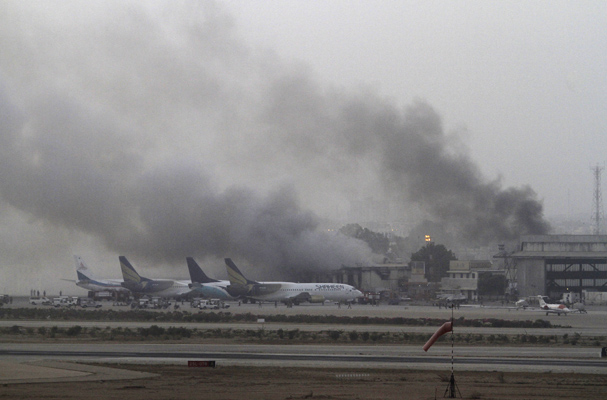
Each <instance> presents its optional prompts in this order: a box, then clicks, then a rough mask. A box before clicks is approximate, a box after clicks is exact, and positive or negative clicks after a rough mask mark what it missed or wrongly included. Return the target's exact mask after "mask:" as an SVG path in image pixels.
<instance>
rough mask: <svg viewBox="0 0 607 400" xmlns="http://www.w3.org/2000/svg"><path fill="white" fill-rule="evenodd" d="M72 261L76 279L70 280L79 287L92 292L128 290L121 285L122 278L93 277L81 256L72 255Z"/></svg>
mask: <svg viewBox="0 0 607 400" xmlns="http://www.w3.org/2000/svg"><path fill="white" fill-rule="evenodd" d="M74 262H75V263H76V275H77V277H78V280H77V281H70V282H74V283H75V284H76V285H78V286H80V287H81V288H83V289H86V290H89V291H92V292H128V289H127V288H125V287H123V286H122V283H123V282H124V281H123V280H122V279H100V278H95V276H94V274H93V272H92V271H91V269H90V268H89V267H88V266H87V265H86V264H85V262H84V260H83V259H82V257H80V256H77V255H74Z"/></svg>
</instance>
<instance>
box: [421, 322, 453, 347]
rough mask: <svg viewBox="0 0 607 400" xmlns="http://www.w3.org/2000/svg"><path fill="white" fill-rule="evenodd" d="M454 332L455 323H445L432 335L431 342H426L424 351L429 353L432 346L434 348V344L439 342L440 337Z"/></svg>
mask: <svg viewBox="0 0 607 400" xmlns="http://www.w3.org/2000/svg"><path fill="white" fill-rule="evenodd" d="M452 330H453V323H451V322H445V323H444V324H443V325H442V326H441V327H440V328H438V330H437V331H436V332H434V335H432V337H431V338H430V340H428V341H427V342H426V344H425V345H424V347H423V349H424V351H428V349H429V348H430V346H432V345H433V344H434V342H436V341H437V340H438V338H439V337H441V336H443V335H444V334H445V333H447V332H451V331H452Z"/></svg>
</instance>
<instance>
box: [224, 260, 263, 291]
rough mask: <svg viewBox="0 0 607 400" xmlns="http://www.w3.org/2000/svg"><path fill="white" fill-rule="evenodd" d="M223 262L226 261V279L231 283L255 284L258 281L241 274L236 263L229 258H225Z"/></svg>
mask: <svg viewBox="0 0 607 400" xmlns="http://www.w3.org/2000/svg"><path fill="white" fill-rule="evenodd" d="M225 262H226V267H227V270H228V279H229V280H230V283H231V284H232V285H241V286H247V285H255V284H257V283H258V282H255V281H251V280H249V279H247V278H246V277H245V276H244V275H243V274H242V272H240V270H239V269H238V267H237V266H236V264H234V262H233V261H232V259H231V258H226V259H225Z"/></svg>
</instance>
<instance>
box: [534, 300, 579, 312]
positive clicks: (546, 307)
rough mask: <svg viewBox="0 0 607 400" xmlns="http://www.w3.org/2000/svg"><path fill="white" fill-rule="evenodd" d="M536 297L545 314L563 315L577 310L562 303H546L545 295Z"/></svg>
mask: <svg viewBox="0 0 607 400" xmlns="http://www.w3.org/2000/svg"><path fill="white" fill-rule="evenodd" d="M537 299H538V300H539V302H540V308H541V309H542V311H545V312H546V315H548V314H556V315H561V314H565V315H567V314H569V313H572V312H578V311H577V310H571V309H570V308H568V307H567V306H566V305H564V304H548V303H546V299H547V297H546V296H542V295H538V296H537Z"/></svg>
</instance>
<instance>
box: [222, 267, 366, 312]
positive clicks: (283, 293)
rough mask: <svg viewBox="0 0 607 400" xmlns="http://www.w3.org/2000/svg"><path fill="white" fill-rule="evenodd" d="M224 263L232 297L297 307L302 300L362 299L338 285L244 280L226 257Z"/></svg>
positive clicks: (353, 289)
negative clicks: (276, 302) (275, 302)
mask: <svg viewBox="0 0 607 400" xmlns="http://www.w3.org/2000/svg"><path fill="white" fill-rule="evenodd" d="M225 263H226V267H227V270H228V278H229V280H230V286H228V287H227V288H226V289H227V291H228V293H230V294H231V295H232V296H234V297H240V296H244V297H246V298H250V299H254V300H258V301H280V302H283V303H286V304H295V305H297V304H299V303H303V302H306V301H307V302H310V303H322V302H324V301H325V300H331V301H340V302H342V301H343V302H349V301H352V300H354V299H356V298H358V297H362V296H363V294H362V292H361V291H360V290H357V289H356V288H354V287H353V286H350V285H345V284H342V283H293V282H256V281H252V280H249V279H247V278H246V277H245V276H244V275H243V274H242V272H240V270H239V269H238V267H237V266H236V264H234V262H233V261H232V260H231V259H230V258H226V259H225Z"/></svg>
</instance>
